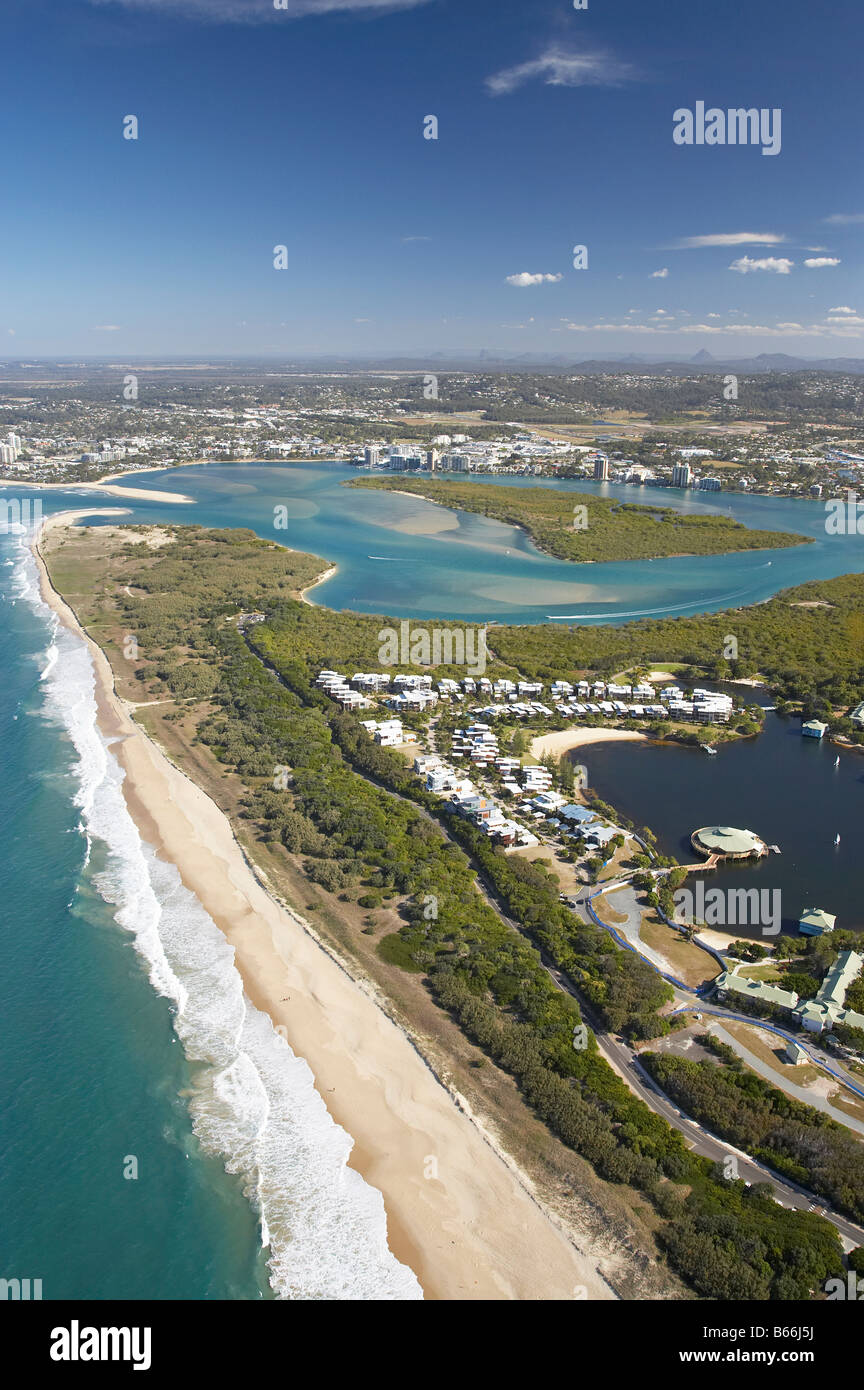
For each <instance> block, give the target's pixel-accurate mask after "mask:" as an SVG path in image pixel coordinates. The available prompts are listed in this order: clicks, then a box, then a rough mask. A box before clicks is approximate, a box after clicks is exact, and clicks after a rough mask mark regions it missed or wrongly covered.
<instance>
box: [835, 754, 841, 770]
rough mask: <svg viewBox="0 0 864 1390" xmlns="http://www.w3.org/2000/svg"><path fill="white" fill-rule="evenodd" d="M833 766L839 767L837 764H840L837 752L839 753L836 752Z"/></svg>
mask: <svg viewBox="0 0 864 1390" xmlns="http://www.w3.org/2000/svg"><path fill="white" fill-rule="evenodd" d="M834 766H835V767H839V766H840V754H839V753H838V754H837V757H836V758H835V759H834Z"/></svg>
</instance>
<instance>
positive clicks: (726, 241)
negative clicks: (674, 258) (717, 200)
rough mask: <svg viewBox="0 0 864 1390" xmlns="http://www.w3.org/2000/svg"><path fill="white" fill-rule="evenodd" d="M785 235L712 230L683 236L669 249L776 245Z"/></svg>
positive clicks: (686, 249) (688, 249)
mask: <svg viewBox="0 0 864 1390" xmlns="http://www.w3.org/2000/svg"><path fill="white" fill-rule="evenodd" d="M785 240H786V238H785V236H783V235H782V233H777V232H712V233H710V234H709V235H708V236H685V237H682V238H681V239H680V241H676V242H675V243H674V244H673V246H671V247H670V248H669V249H670V250H673V251H693V250H699V249H701V248H702V247H705V246H778V245H779V243H780V242H781V241H785Z"/></svg>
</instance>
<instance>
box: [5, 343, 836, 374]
mask: <svg viewBox="0 0 864 1390" xmlns="http://www.w3.org/2000/svg"><path fill="white" fill-rule="evenodd" d="M125 366H135V367H137V368H138V369H139V370H146V369H147V368H148V367H150V368H152V369H154V370H156V369H161V370H163V371H165V370H166V369H167V370H168V371H169V372H170V371H171V370H173V371H174V372H175V373H177V374H178V375H183V376H185V375H186V374H190V375H193V376H196V375H201V374H209V375H210V376H211V377H212V378H217V377H218V376H219V375H220V374H221V373H228V374H235V375H237V376H241V377H242V376H247V375H253V374H266V375H273V376H281V375H283V374H286V375H306V374H308V375H317V374H320V373H330V372H336V373H340V374H341V373H343V372H344V373H351V374H357V373H361V374H362V373H364V372H376V373H377V372H404V373H415V372H419V373H426V372H430V371H440V372H506V373H510V374H517V373H520V372H529V373H545V372H548V373H553V374H556V375H557V374H563V373H567V374H569V373H585V374H586V375H588V374H590V375H595V374H598V373H601V372H632V373H634V374H637V373H638V374H642V373H644V374H646V375H654V376H686V375H687V374H689V373H691V372H692V371H693V369H694V368H697V369H698V370H699V371H700V372H702V373H705V374H712V375H713V374H717V375H722V374H723V373H725V372H736V373H741V374H742V375H746V374H747V373H753V372H838V373H843V374H844V375H855V376H861V375H864V359H862V358H859V357H829V358H805V357H789V356H787V354H786V353H783V352H762V353H760V354H759V356H758V357H730V358H717V357H714V356H713V355H712V354H711V353H710V352H708V351H706V349H704V348H703V349H701V351H699V352H697V353H695V354H694V355H693V356H690V357H683V356H682V357H678V356H674V355H673V356H667V357H652V356H649V355H646V354H637V353H633V354H624V353H618V354H612V355H610V356H608V357H604V358H590V359H589V360H587V361H579V360H578V359H574V358H572V357H568V356H565V355H564V354H563V353H559V354H558V355H556V356H552V357H550V356H547V355H545V354H543V353H531V352H526V353H503V352H500V351H492V350H490V349H488V348H481V349H479V350H475V351H472V352H462V351H458V350H456V349H453V350H447V349H444V350H439V351H437V352H427V353H424V352H421V351H420V350H419V349H418V350H417V351H415V352H411V353H403V354H398V355H397V354H394V355H393V356H389V357H385V356H382V357H341V356H339V357H337V356H335V355H330V356H324V355H322V356H320V357H303V358H291V357H287V356H278V357H277V356H275V355H273V356H268V357H230V358H229V357H224V358H219V357H209V358H204V357H123V358H118V357H112V358H106V357H101V358H96V357H91V358H84V359H82V358H80V357H78V358H62V357H52V358H42V359H38V358H26V359H25V358H18V359H17V360H16V359H13V358H7V359H6V360H5V361H0V381H8V380H10V379H16V380H22V379H23V380H26V379H27V377H28V376H29V375H30V374H31V373H33V374H34V375H44V376H45V377H47V378H52V377H53V378H57V379H61V380H62V379H63V378H64V377H69V376H71V375H75V376H79V377H80V376H81V375H82V373H83V374H92V375H93V376H101V375H104V374H106V373H110V372H112V371H116V370H118V369H120V368H122V367H125Z"/></svg>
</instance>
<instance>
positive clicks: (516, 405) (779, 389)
mask: <svg viewBox="0 0 864 1390" xmlns="http://www.w3.org/2000/svg"><path fill="white" fill-rule="evenodd" d="M724 370H725V369H723V368H719V367H715V369H714V371H709V370H705V368H701V369H700V368H697V367H694V366H692V365H691V366H684V365H683V364H681V363H676V364H671V363H669V364H662V363H661V364H656V365H651V366H647V365H639V364H637V363H628V364H627V366H626V368H624V369H622V367H621V364H620V363H614V362H605V363H604V362H593V363H592V362H582V363H578V364H574V365H573V366H571V367H568V368H567V369H566V370H560V371H558V372H551V371H546V372H542V371H534V372H530V371H529V372H518V373H517V372H487V373H479V372H472V373H467V372H466V373H455V372H447V373H441V374H439V377H438V399H437V400H434V401H429V400H426V399H425V398H424V394H423V377H422V376H418V377H417V378H415V379H413V380H409V381H405V382H400V383H399V384H398V385H396V386H393V387H391V388H390V391H391V394H392V395H393V397H394V399H397V398H398V399H399V400H400V401H401V402H402V403H403V404H404V405H405V406H406V407H409V408H410V409H411V410H413V411H415V412H416V413H417V414H419V413H420V412H421V411H429V412H432V413H436V414H441V413H446V412H457V411H477V410H482V412H483V418H484V419H485V420H500V421H506V420H520V421H525V422H528V421H533V422H535V423H538V424H558V423H560V424H566V423H570V422H573V423H581V424H583V425H584V424H591V423H592V422H593V420H594V417H595V416H596V415H597V414H598V412H599V413H601V414H602V413H605V412H607V411H618V410H626V411H632V412H635V413H637V414H640V415H644V416H645V417H647V418H648V419H649V420H655V421H660V420H665V419H669V418H674V417H678V416H680V415H682V414H686V413H688V412H691V411H692V412H699V413H700V414H704V415H707V416H708V417H709V418H712V419H716V420H735V419H745V420H765V419H768V420H790V421H810V420H813V421H817V420H830V421H841V420H846V421H848V422H849V423H850V424H857V423H858V422H859V421H860V417H861V382H860V378H857V377H855V376H846V377H844V376H841V375H839V374H837V373H830V374H829V373H827V372H819V371H799V372H794V371H793V372H790V371H784V372H748V373H747V374H746V375H745V374H744V373H743V372H742V373H739V388H740V390H739V398H738V400H736V401H734V402H730V401H727V400H725V399H724V396H723V384H724Z"/></svg>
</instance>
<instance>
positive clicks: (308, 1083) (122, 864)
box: [15, 551, 423, 1300]
mask: <svg viewBox="0 0 864 1390" xmlns="http://www.w3.org/2000/svg"><path fill="white" fill-rule="evenodd" d="M15 579H16V582H17V587H18V591H19V594H20V595H21V596H22V597H24V598H26V599H27V600H28V601H29V602H30V603H32V605H33V606H34V608H36V609H37V610H38V611H39V612H40V615H41V616H43V617H47V618H50V619H53V620H54V621H53V622H51V623H50V628H51V632H52V636H51V641H50V643H49V648H48V652H47V653H46V656H47V660H46V664H45V668H44V670H43V672H42V688H43V692H44V711H45V713H46V714H47V715H48V717H49V718H51V719H52V720H55V721H57V722H58V723H60V724H62V726H63V728H64V729H65V730H66V732H67V733H68V735H69V737H70V739H71V741H72V743H73V745H74V747H75V750H76V753H77V756H78V761H77V763H76V765H75V768H74V772H75V776H76V781H77V791H76V793H75V804H76V806H77V807H78V808H79V809H80V812H81V829H82V831H83V832H84V833H85V834H86V836H87V838H88V845H89V842H90V841H91V840H93V839H97V840H99V841H101V842H102V843H103V845H104V846H105V848H106V850H107V858H106V867H105V869H104V870H103V871H101V872H100V873H98V874H95V875H94V883H95V886H96V887H97V889H98V891H99V893H100V894H101V896H102V897H103V898H104V899H105V900H106V901H107V902H109V903H110V904H111V905H112V906H114V907H115V908H116V913H115V918H116V921H117V922H118V923H119V925H120V926H122V927H123V928H124V929H125V930H126V931H128V932H129V933H130V935H131V936H132V938H133V940H134V943H135V946H136V949H137V950H138V952H139V953H140V955H141V957H142V958H143V960H144V961H145V962H146V966H147V970H148V973H149V976H150V980H151V982H152V984H153V986H154V988H155V989H157V990H158V992H159V993H160V994H162V995H165V996H166V997H167V998H168V999H170V1000H171V1002H172V1005H173V1007H174V1026H175V1029H176V1031H177V1034H178V1036H179V1037H180V1039H181V1041H182V1043H183V1046H184V1049H185V1052H186V1055H187V1057H188V1059H189V1061H190V1064H191V1066H192V1069H193V1073H194V1086H193V1090H192V1095H191V1099H190V1110H191V1115H192V1122H193V1125H194V1128H195V1132H196V1134H197V1135H198V1137H199V1139H200V1141H201V1143H202V1145H203V1147H204V1148H205V1149H206V1150H207V1151H209V1152H212V1153H215V1154H219V1155H220V1156H221V1157H222V1159H223V1160H224V1162H225V1166H226V1168H227V1169H228V1171H229V1172H231V1173H236V1174H238V1175H239V1177H240V1179H241V1181H242V1183H243V1187H244V1191H245V1192H246V1194H247V1196H248V1198H249V1200H250V1201H251V1202H252V1203H253V1205H254V1207H255V1210H256V1212H257V1213H258V1216H259V1219H260V1223H261V1238H262V1243H263V1244H264V1245H265V1246H266V1247H268V1248H269V1268H270V1282H271V1284H272V1286H273V1288H274V1290H275V1291H276V1293H277V1295H278V1296H279V1297H281V1298H286V1299H366V1300H373V1299H375V1300H393V1299H419V1298H422V1296H423V1295H422V1290H421V1288H420V1285H419V1284H418V1282H417V1279H416V1277H415V1276H414V1274H413V1272H412V1271H411V1270H410V1269H409V1268H408V1267H407V1266H405V1265H403V1264H401V1263H399V1261H398V1260H396V1259H395V1257H394V1256H393V1254H392V1253H391V1251H390V1250H389V1248H388V1246H387V1231H386V1213H385V1210H384V1201H383V1198H382V1196H381V1193H380V1192H379V1191H377V1189H375V1188H373V1187H371V1186H370V1185H369V1184H368V1183H366V1182H365V1181H364V1179H363V1178H362V1177H361V1176H360V1175H359V1174H358V1173H356V1172H354V1171H353V1170H352V1169H350V1168H348V1167H347V1161H348V1157H349V1155H350V1152H351V1149H352V1147H353V1140H352V1139H351V1137H350V1136H349V1135H348V1134H347V1133H346V1132H345V1131H344V1130H343V1129H342V1128H341V1127H340V1126H339V1125H337V1124H336V1123H335V1122H334V1121H333V1119H332V1118H331V1116H330V1114H329V1113H328V1111H327V1108H326V1106H325V1104H324V1102H323V1100H322V1099H321V1097H320V1096H319V1094H318V1092H317V1091H316V1090H315V1086H314V1079H313V1075H312V1072H311V1070H310V1068H309V1067H308V1065H307V1063H306V1062H305V1061H304V1060H303V1059H302V1058H301V1057H298V1056H296V1055H295V1053H294V1052H293V1051H292V1050H291V1048H290V1047H289V1045H288V1043H287V1042H286V1041H285V1040H284V1039H283V1038H282V1037H280V1036H279V1035H278V1034H277V1033H276V1031H275V1030H274V1028H273V1026H272V1024H271V1022H270V1019H269V1017H268V1016H267V1015H266V1014H263V1013H261V1012H260V1011H259V1010H257V1009H256V1008H255V1007H254V1006H253V1005H252V1004H251V1003H250V1001H249V1000H248V999H247V998H246V997H245V995H244V993H243V986H242V981H241V979H240V975H239V973H238V971H237V970H236V968H235V965H234V951H233V948H232V947H230V946H229V945H228V943H227V941H226V940H225V938H224V936H223V935H222V933H221V932H220V931H219V929H218V927H217V926H216V925H215V923H214V922H213V920H212V918H211V917H210V916H209V915H208V914H207V912H205V910H204V908H203V907H202V906H201V904H200V903H199V902H198V900H197V898H195V897H194V895H193V894H192V893H190V892H189V891H188V890H187V889H186V888H185V887H184V886H183V883H182V881H181V879H180V875H179V873H178V871H177V869H176V868H175V867H174V865H172V864H166V863H164V862H162V861H161V860H159V859H157V857H156V855H155V853H154V851H153V850H152V848H151V847H150V846H149V845H146V844H145V843H144V842H143V841H142V840H141V837H140V835H139V833H138V830H137V827H136V825H135V823H134V821H133V820H132V817H131V816H130V815H129V812H128V810H127V808H126V803H125V800H124V798H123V793H122V782H123V776H124V773H123V770H122V768H121V767H120V765H119V763H118V762H117V760H116V758H115V757H114V756H113V754H112V753H111V749H110V746H109V744H108V743H107V741H106V740H105V739H104V738H103V736H102V734H101V732H100V731H99V729H98V726H97V723H96V701H95V674H94V670H93V664H92V660H91V657H90V653H89V651H88V650H87V647H86V646H85V644H84V643H83V642H82V641H81V640H80V639H79V638H78V637H77V636H75V635H74V634H73V633H70V632H69V631H68V630H67V629H65V628H63V627H62V626H60V625H59V624H58V623H57V622H56V615H54V614H53V613H51V610H50V609H48V607H47V606H46V605H45V604H44V603H43V602H42V599H41V596H40V594H39V587H38V575H37V571H36V566H35V562H34V561H33V558H32V556H31V555H30V554H29V552H28V551H25V552H24V553H23V555H22V557H21V560H20V561H19V564H18V566H17V567H16V575H15ZM88 859H89V854H88Z"/></svg>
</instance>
